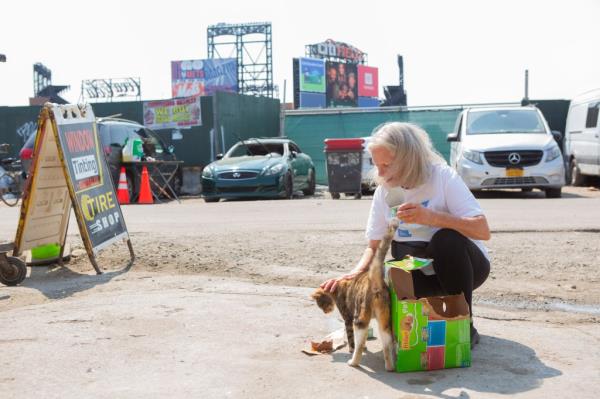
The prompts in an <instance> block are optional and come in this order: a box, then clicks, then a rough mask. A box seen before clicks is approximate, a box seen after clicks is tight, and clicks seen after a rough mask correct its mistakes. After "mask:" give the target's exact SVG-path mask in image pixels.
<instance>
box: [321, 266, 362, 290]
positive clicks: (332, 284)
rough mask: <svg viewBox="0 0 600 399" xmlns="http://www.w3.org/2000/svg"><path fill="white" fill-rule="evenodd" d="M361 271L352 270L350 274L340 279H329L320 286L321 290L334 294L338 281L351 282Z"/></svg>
mask: <svg viewBox="0 0 600 399" xmlns="http://www.w3.org/2000/svg"><path fill="white" fill-rule="evenodd" d="M363 271H364V270H352V271H351V272H350V273H348V274H345V275H343V276H342V277H338V278H331V279H329V280H326V281H324V282H323V283H322V284H321V288H322V289H323V290H325V291H327V292H334V291H335V289H336V288H337V286H338V284H339V282H340V281H342V280H352V279H353V278H354V277H356V276H358V275H359V274H360V273H362V272H363Z"/></svg>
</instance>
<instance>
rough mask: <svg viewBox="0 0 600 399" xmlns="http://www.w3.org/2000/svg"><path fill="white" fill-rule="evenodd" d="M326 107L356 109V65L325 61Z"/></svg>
mask: <svg viewBox="0 0 600 399" xmlns="http://www.w3.org/2000/svg"><path fill="white" fill-rule="evenodd" d="M325 66H326V74H327V80H326V82H327V88H326V98H327V107H356V106H357V105H358V84H357V83H358V79H357V68H356V64H345V63H340V62H330V61H327V63H326V64H325Z"/></svg>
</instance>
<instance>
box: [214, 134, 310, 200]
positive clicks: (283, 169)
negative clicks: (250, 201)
mask: <svg viewBox="0 0 600 399" xmlns="http://www.w3.org/2000/svg"><path fill="white" fill-rule="evenodd" d="M299 190H302V192H303V193H304V195H313V194H314V193H315V165H314V164H313V162H312V160H311V159H310V157H309V156H308V155H306V154H304V153H303V152H302V151H300V148H299V147H298V145H297V144H296V143H294V142H293V141H291V140H289V139H285V138H262V139H255V138H251V139H246V140H243V141H240V142H238V143H236V144H235V145H234V146H233V147H231V148H230V149H229V151H227V153H226V154H225V155H221V154H219V155H217V161H215V162H212V163H210V164H209V165H207V166H206V167H205V168H204V170H203V171H202V197H204V201H206V202H217V201H219V200H220V199H221V198H292V197H293V196H294V192H296V191H299Z"/></svg>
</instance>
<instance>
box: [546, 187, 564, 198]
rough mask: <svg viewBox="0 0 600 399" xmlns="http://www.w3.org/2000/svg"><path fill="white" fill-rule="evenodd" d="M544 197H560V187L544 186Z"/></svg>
mask: <svg viewBox="0 0 600 399" xmlns="http://www.w3.org/2000/svg"><path fill="white" fill-rule="evenodd" d="M544 191H545V193H546V198H560V197H561V196H562V189H560V188H546V189H545V190H544Z"/></svg>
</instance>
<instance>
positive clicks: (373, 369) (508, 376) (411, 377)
mask: <svg viewBox="0 0 600 399" xmlns="http://www.w3.org/2000/svg"><path fill="white" fill-rule="evenodd" d="M349 358H350V354H348V353H344V352H339V353H334V355H333V361H334V362H346V361H348V359H349ZM472 362H473V363H472V364H473V365H472V366H471V367H470V368H463V369H446V370H437V371H429V372H426V371H425V372H414V373H404V374H399V373H390V372H386V371H385V369H384V367H383V354H382V353H381V352H377V353H372V352H367V353H365V355H364V356H363V360H362V362H361V367H360V369H359V370H361V371H362V372H363V373H365V374H367V375H369V376H370V377H371V378H373V379H375V380H378V381H380V382H382V383H384V384H387V385H389V386H390V387H392V388H394V389H395V390H397V391H399V392H406V393H412V394H421V395H434V396H437V397H439V398H469V397H471V396H470V395H469V394H468V392H466V391H465V389H467V390H469V391H474V392H480V393H496V394H502V395H514V394H517V393H520V392H527V391H530V390H532V389H535V388H538V387H539V386H540V385H541V384H542V383H543V381H544V379H547V378H553V377H557V376H559V375H561V374H562V373H561V372H560V371H559V370H556V369H553V368H551V367H548V366H546V365H545V364H544V363H542V361H541V360H540V359H539V358H538V357H537V355H536V353H535V351H534V350H533V349H531V348H530V347H528V346H526V345H523V344H520V343H518V342H515V341H510V340H507V339H502V338H496V337H491V336H482V337H481V342H480V344H479V345H478V346H476V347H475V349H474V350H473V353H472ZM450 389H455V390H456V389H459V390H460V391H459V392H458V393H457V394H456V395H453V394H448V393H445V392H446V391H448V390H450ZM473 397H477V395H473Z"/></svg>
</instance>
